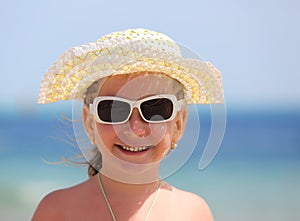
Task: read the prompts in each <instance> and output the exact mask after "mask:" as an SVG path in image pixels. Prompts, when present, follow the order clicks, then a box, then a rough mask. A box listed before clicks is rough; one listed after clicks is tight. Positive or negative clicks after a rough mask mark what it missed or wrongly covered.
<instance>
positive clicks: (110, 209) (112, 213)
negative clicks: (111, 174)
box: [98, 173, 161, 221]
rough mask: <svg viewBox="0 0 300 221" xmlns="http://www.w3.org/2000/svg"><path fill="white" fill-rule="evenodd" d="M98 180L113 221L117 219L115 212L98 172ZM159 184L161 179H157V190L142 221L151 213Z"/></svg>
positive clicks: (145, 220)
mask: <svg viewBox="0 0 300 221" xmlns="http://www.w3.org/2000/svg"><path fill="white" fill-rule="evenodd" d="M98 181H99V186H100V189H101V192H102V195H103V197H104V200H105V202H106V205H107V207H108V209H109V212H110V215H111V217H112V219H113V221H117V219H116V217H115V214H114V212H113V210H112V208H111V205H110V203H109V201H108V199H107V196H106V193H105V191H104V188H103V185H102V182H101V178H100V173H98ZM160 186H161V180H160V181H159V184H158V188H157V191H156V193H155V196H154V199H153V201H152V203H151V206H150V208H149V210H148V212H147V214H146V216H145V219H144V221H147V220H148V218H149V216H150V213H151V210H152V208H153V206H154V204H155V202H156V201H157V198H158V194H159V191H160Z"/></svg>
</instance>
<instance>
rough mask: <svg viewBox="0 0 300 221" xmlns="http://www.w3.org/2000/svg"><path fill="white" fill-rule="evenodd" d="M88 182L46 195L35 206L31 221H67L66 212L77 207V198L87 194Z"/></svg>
mask: <svg viewBox="0 0 300 221" xmlns="http://www.w3.org/2000/svg"><path fill="white" fill-rule="evenodd" d="M89 183H90V181H86V182H83V183H81V184H78V185H76V186H72V187H69V188H65V189H60V190H56V191H53V192H51V193H49V194H48V195H46V196H45V197H44V198H43V199H42V200H41V202H40V203H39V205H38V206H37V208H36V210H35V212H34V215H33V217H32V221H37V220H43V221H48V220H67V219H68V211H70V210H73V211H74V208H75V207H76V206H79V203H78V200H77V199H78V197H79V198H80V195H83V194H87V193H86V190H87V189H88V186H89V185H90V184H89Z"/></svg>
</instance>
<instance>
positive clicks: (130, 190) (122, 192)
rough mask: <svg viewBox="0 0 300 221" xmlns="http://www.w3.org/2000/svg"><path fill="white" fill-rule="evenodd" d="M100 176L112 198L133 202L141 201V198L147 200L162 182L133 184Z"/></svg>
mask: <svg viewBox="0 0 300 221" xmlns="http://www.w3.org/2000/svg"><path fill="white" fill-rule="evenodd" d="M99 175H100V179H101V182H102V185H103V187H104V189H105V192H106V194H107V195H109V196H110V197H111V198H115V197H117V198H123V199H124V198H125V199H132V200H136V199H139V200H140V198H141V197H142V198H147V197H148V196H149V195H151V194H153V193H154V192H155V191H156V190H157V188H158V186H159V182H160V180H154V181H152V182H149V183H142V184H131V183H123V182H120V181H117V180H114V179H111V178H109V177H107V176H105V175H103V174H102V173H100V174H99Z"/></svg>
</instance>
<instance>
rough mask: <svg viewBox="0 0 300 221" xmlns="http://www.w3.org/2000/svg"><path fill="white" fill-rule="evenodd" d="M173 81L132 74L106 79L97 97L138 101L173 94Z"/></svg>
mask: <svg viewBox="0 0 300 221" xmlns="http://www.w3.org/2000/svg"><path fill="white" fill-rule="evenodd" d="M175 93H176V91H175V89H174V80H172V79H171V78H169V77H166V76H163V75H162V74H154V73H152V74H149V73H133V74H125V75H124V74H122V75H114V76H111V77H109V78H107V79H106V80H105V81H104V83H103V84H102V86H101V87H100V89H99V93H98V95H99V96H118V97H124V98H128V99H139V98H142V97H146V96H149V95H154V94H175Z"/></svg>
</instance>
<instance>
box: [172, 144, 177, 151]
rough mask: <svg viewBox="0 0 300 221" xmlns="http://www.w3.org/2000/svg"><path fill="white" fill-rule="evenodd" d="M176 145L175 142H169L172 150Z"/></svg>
mask: <svg viewBox="0 0 300 221" xmlns="http://www.w3.org/2000/svg"><path fill="white" fill-rule="evenodd" d="M176 147H177V143H175V142H172V143H171V149H173V150H174V149H176Z"/></svg>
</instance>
